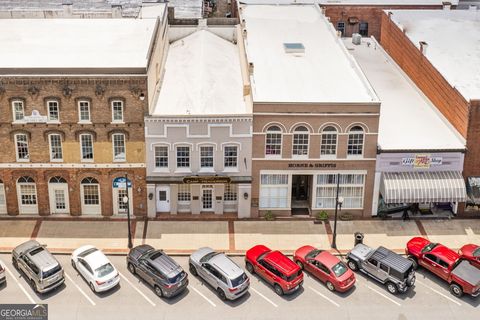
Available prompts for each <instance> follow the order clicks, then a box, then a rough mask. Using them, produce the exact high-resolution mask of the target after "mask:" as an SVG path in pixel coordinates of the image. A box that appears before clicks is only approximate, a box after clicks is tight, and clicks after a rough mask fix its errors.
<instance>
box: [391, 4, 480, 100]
mask: <svg viewBox="0 0 480 320" xmlns="http://www.w3.org/2000/svg"><path fill="white" fill-rule="evenodd" d="M392 13H393V15H392V19H393V21H394V22H395V23H396V24H397V25H398V26H399V27H400V28H401V29H403V30H405V31H406V35H407V36H408V37H409V38H410V40H411V41H412V42H413V44H414V45H415V46H417V47H419V46H420V45H419V42H420V41H425V42H427V44H428V48H427V53H426V57H427V58H428V60H429V61H430V62H431V63H432V64H433V65H434V66H435V68H436V69H437V70H438V71H439V72H440V73H441V74H442V75H443V76H444V77H445V79H446V80H447V81H448V82H449V83H450V84H451V85H452V86H455V88H456V89H457V90H458V91H459V92H460V93H461V94H462V95H463V96H464V97H465V98H466V99H467V100H470V99H472V100H473V99H480V10H393V11H392Z"/></svg>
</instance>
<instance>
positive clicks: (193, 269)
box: [189, 263, 198, 277]
mask: <svg viewBox="0 0 480 320" xmlns="http://www.w3.org/2000/svg"><path fill="white" fill-rule="evenodd" d="M189 269H190V273H191V274H192V275H193V276H195V277H196V276H198V272H197V269H196V268H195V266H194V265H193V264H191V263H190V265H189Z"/></svg>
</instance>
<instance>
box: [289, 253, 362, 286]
mask: <svg viewBox="0 0 480 320" xmlns="http://www.w3.org/2000/svg"><path fill="white" fill-rule="evenodd" d="M293 261H295V263H296V264H297V265H298V266H299V267H300V269H303V270H305V271H308V272H310V273H311V274H312V275H313V276H315V277H316V278H318V279H319V280H320V281H322V282H323V283H325V285H326V286H327V288H328V290H330V291H338V292H345V291H347V290H349V289H350V288H352V287H353V285H354V284H355V275H354V273H353V272H352V271H351V270H350V269H349V268H348V267H347V266H346V265H345V264H344V263H343V262H342V261H341V260H340V259H339V258H337V257H335V256H334V255H333V254H331V253H330V252H328V251H323V250H319V249H316V248H314V247H312V246H303V247H301V248H298V249H297V250H296V251H295V253H294V255H293Z"/></svg>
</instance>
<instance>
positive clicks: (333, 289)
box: [326, 281, 335, 292]
mask: <svg viewBox="0 0 480 320" xmlns="http://www.w3.org/2000/svg"><path fill="white" fill-rule="evenodd" d="M326 284H327V289H328V290H330V291H332V292H333V291H335V286H334V285H333V283H331V282H330V281H327V283H326Z"/></svg>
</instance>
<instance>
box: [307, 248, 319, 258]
mask: <svg viewBox="0 0 480 320" xmlns="http://www.w3.org/2000/svg"><path fill="white" fill-rule="evenodd" d="M322 251H323V250H318V249H315V250H312V251H310V252H309V253H307V256H306V258H310V259H315V258H316V257H317V256H318V254H319V253H320V252H322Z"/></svg>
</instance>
